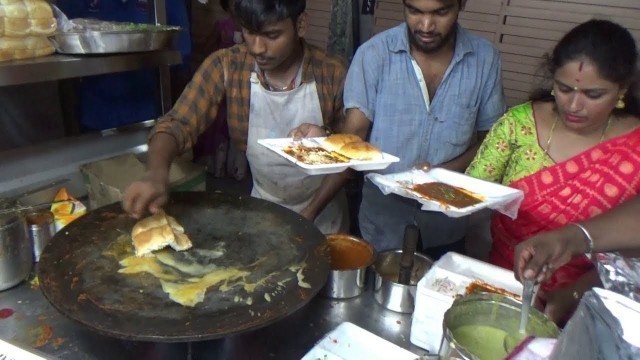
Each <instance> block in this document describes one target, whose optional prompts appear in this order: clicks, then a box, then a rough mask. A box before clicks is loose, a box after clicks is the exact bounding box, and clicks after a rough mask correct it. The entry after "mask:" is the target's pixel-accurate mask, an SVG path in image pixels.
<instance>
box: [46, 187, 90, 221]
mask: <svg viewBox="0 0 640 360" xmlns="http://www.w3.org/2000/svg"><path fill="white" fill-rule="evenodd" d="M62 200H70V201H67V202H58V203H55V204H52V205H51V212H52V213H53V216H54V218H55V224H56V231H60V229H62V228H63V227H65V226H67V225H68V224H69V223H71V222H72V221H73V220H75V219H77V218H79V217H80V216H82V215H84V214H86V213H87V208H86V207H85V206H84V204H83V203H81V202H80V201H78V200H76V199H75V198H74V197H73V196H71V195H69V194H68V193H67V189H66V188H61V189H60V190H59V191H58V193H57V194H56V196H55V198H54V201H62Z"/></svg>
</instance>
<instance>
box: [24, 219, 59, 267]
mask: <svg viewBox="0 0 640 360" xmlns="http://www.w3.org/2000/svg"><path fill="white" fill-rule="evenodd" d="M26 219H27V225H28V226H29V237H30V238H31V242H32V243H33V258H34V260H35V261H36V262H38V261H40V255H41V254H42V251H43V250H44V247H45V246H46V245H47V243H48V242H49V240H51V238H52V237H53V235H55V233H56V225H55V222H54V216H53V213H52V212H51V211H49V210H44V211H38V212H32V213H29V214H27V215H26Z"/></svg>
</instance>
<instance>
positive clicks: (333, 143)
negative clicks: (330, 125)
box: [322, 134, 362, 152]
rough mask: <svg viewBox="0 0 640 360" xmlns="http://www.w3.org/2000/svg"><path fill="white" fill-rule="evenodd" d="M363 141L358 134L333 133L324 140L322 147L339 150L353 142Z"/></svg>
mask: <svg viewBox="0 0 640 360" xmlns="http://www.w3.org/2000/svg"><path fill="white" fill-rule="evenodd" d="M358 141H362V139H360V137H359V136H358V135H353V134H333V135H329V136H327V138H326V139H324V141H323V142H322V147H324V148H325V149H327V150H329V151H335V152H338V150H340V148H342V147H343V146H344V145H346V144H348V143H352V142H358Z"/></svg>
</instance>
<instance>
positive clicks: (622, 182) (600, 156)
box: [467, 20, 640, 324]
mask: <svg viewBox="0 0 640 360" xmlns="http://www.w3.org/2000/svg"><path fill="white" fill-rule="evenodd" d="M637 57H638V54H637V50H636V45H635V42H634V39H633V37H632V36H631V34H630V33H629V32H628V31H627V30H626V29H624V28H622V27H621V26H619V25H617V24H615V23H612V22H610V21H604V20H591V21H588V22H586V23H583V24H581V25H578V26H577V27H575V28H574V29H573V30H571V31H570V32H569V33H567V34H566V35H565V36H564V37H563V38H562V39H561V40H560V42H559V43H558V44H557V45H556V47H555V48H554V50H553V52H552V54H551V55H550V56H549V57H548V64H547V67H548V70H549V74H550V75H551V78H552V80H553V85H552V89H551V91H546V93H544V92H539V94H538V95H539V96H533V97H532V101H530V102H527V103H525V104H521V105H518V106H516V107H513V108H511V109H510V110H509V111H508V112H507V113H506V114H505V115H504V116H503V117H502V118H501V119H500V120H498V121H497V122H496V124H495V125H494V126H493V128H492V129H491V131H490V132H489V134H488V136H487V138H486V139H485V140H484V142H483V144H482V145H481V147H480V149H479V151H478V153H477V155H476V158H475V159H474V161H473V162H472V163H471V165H470V166H469V168H468V169H467V173H468V174H470V175H471V176H474V177H477V178H480V179H485V180H489V181H494V182H499V183H502V184H504V185H508V186H510V187H513V188H516V189H520V190H522V191H523V192H524V200H523V202H522V205H521V207H520V209H519V212H518V216H517V218H516V219H515V220H512V219H510V218H509V217H507V216H504V215H501V214H495V215H494V217H493V219H492V223H491V235H492V238H493V245H492V249H491V254H490V261H491V262H492V263H494V264H496V265H499V266H502V267H505V268H508V269H513V268H514V255H515V254H514V248H515V247H516V246H517V245H518V244H519V243H521V242H523V241H525V240H527V239H528V238H531V237H533V236H535V235H537V234H541V233H544V232H547V231H551V230H555V229H558V228H562V227H570V228H571V230H570V231H574V232H579V233H581V234H582V236H583V237H584V239H585V242H586V243H585V244H586V245H587V246H586V247H585V248H587V249H590V246H589V244H590V242H591V235H590V234H589V232H588V230H587V229H586V228H585V227H584V226H582V225H581V222H583V221H585V220H588V219H590V218H592V217H594V216H596V215H598V214H601V213H604V212H607V211H609V210H611V209H613V208H615V207H617V206H618V205H620V204H622V203H624V202H626V201H627V200H630V199H631V198H633V197H634V196H635V195H636V194H638V193H639V192H640V127H639V125H640V101H639V100H638V94H637V93H636V90H635V89H636V82H635V76H636V73H637V65H636V64H637ZM552 270H553V274H552V275H551V276H550V277H549V279H548V280H546V281H545V282H543V283H542V284H541V287H540V291H539V292H538V299H537V300H538V306H539V307H540V308H541V309H542V310H543V311H544V312H545V313H546V314H547V315H548V316H549V317H550V318H551V319H552V320H554V321H556V322H557V323H559V324H562V323H564V321H566V320H567V319H568V317H569V316H570V315H571V314H572V312H573V310H574V309H575V307H576V306H577V304H578V302H579V299H580V297H581V296H582V294H583V293H584V292H586V291H587V290H589V289H590V288H591V287H592V286H594V285H597V284H598V283H599V280H598V276H597V273H596V271H595V268H594V266H593V264H592V262H591V261H590V260H589V258H587V256H581V257H577V258H574V259H573V260H571V261H570V262H568V263H567V264H565V265H564V266H562V267H559V268H558V269H552Z"/></svg>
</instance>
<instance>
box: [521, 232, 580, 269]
mask: <svg viewBox="0 0 640 360" xmlns="http://www.w3.org/2000/svg"><path fill="white" fill-rule="evenodd" d="M585 250H586V249H585V243H584V239H583V238H582V232H581V231H580V229H579V228H578V227H577V226H575V225H566V226H564V227H562V228H560V229H557V230H553V231H548V232H544V233H540V234H538V235H536V236H534V237H532V238H530V239H528V240H526V241H523V242H521V243H520V244H518V245H517V246H516V248H515V252H514V253H515V255H514V269H513V272H514V273H515V274H516V277H517V278H518V279H519V280H523V279H529V280H533V279H536V280H537V281H538V282H542V281H544V280H546V279H547V278H548V277H549V276H551V274H552V273H553V270H554V269H557V268H559V267H560V266H562V265H564V264H566V263H567V262H569V261H570V260H571V259H572V258H573V257H575V256H578V255H580V254H584V252H585Z"/></svg>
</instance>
